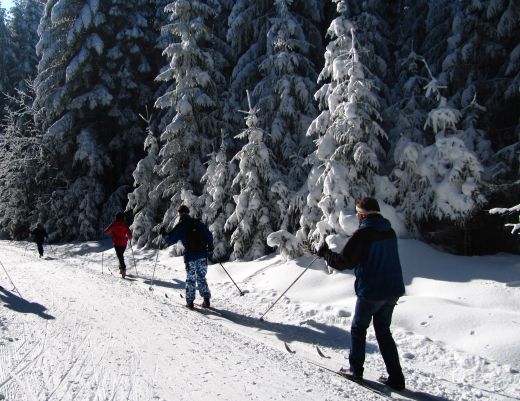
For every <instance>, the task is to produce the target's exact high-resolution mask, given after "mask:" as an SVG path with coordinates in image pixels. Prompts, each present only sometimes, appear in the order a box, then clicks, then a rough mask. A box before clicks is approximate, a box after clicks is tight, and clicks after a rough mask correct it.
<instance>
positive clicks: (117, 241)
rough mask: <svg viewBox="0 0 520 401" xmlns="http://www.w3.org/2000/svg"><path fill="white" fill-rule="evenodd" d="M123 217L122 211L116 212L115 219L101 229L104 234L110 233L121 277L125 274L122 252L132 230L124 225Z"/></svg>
mask: <svg viewBox="0 0 520 401" xmlns="http://www.w3.org/2000/svg"><path fill="white" fill-rule="evenodd" d="M124 218H125V215H124V213H123V212H119V213H117V214H116V219H115V221H114V222H113V223H112V224H110V225H109V226H108V227H107V228H105V229H104V230H103V232H104V233H105V234H111V235H112V245H114V249H115V250H116V255H117V258H118V259H119V272H120V273H121V276H123V278H125V276H126V265H125V258H124V253H125V249H126V245H127V244H128V240H129V239H130V240H131V239H132V232H131V231H130V229H129V228H128V226H127V225H126V223H125V220H124Z"/></svg>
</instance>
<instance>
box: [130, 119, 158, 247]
mask: <svg viewBox="0 0 520 401" xmlns="http://www.w3.org/2000/svg"><path fill="white" fill-rule="evenodd" d="M147 121H148V130H147V131H148V136H147V137H146V139H145V141H144V149H145V151H146V152H147V155H146V156H145V157H144V158H143V159H141V160H140V161H139V163H137V167H136V169H135V171H134V173H133V176H134V187H135V189H134V191H133V192H131V193H129V194H128V205H127V206H126V210H132V212H133V215H134V221H133V223H132V225H131V226H130V229H131V230H132V234H133V242H134V243H137V246H138V247H139V248H142V247H144V246H151V245H152V244H153V240H154V239H155V237H156V236H157V233H156V232H155V235H154V228H155V231H157V229H158V227H157V222H158V221H159V217H158V214H159V208H160V194H159V193H158V192H157V190H156V187H157V185H158V183H159V177H158V176H157V174H156V173H155V171H154V168H155V166H156V165H157V160H158V157H159V144H158V141H157V138H156V136H155V135H154V133H153V130H152V128H151V126H150V118H148V120H147Z"/></svg>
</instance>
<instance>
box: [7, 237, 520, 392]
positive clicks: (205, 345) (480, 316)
mask: <svg viewBox="0 0 520 401" xmlns="http://www.w3.org/2000/svg"><path fill="white" fill-rule="evenodd" d="M46 251H47V256H46V258H44V259H39V258H38V257H37V254H36V249H35V246H34V244H31V243H30V244H28V243H25V242H17V243H15V242H8V241H0V262H2V266H0V285H1V286H2V287H3V289H0V303H1V304H2V307H1V308H0V400H8V401H25V400H27V401H41V400H49V401H50V400H75V401H87V400H89V401H95V400H139V401H142V400H159V401H162V400H167V401H175V400H282V399H283V400H295V401H296V400H298V401H300V400H344V399H351V400H376V399H381V396H380V395H377V394H375V393H373V392H371V391H369V390H367V389H365V388H363V387H361V386H359V385H357V384H355V383H352V382H349V381H347V380H345V379H343V378H341V377H340V376H338V375H335V374H334V373H332V372H330V371H328V370H325V369H323V368H320V367H319V366H316V365H315V364H314V363H318V364H321V365H324V366H327V367H330V368H332V369H337V368H339V367H340V366H341V365H344V364H345V362H346V360H345V359H344V355H345V353H346V352H348V346H349V328H350V322H351V319H352V313H353V307H354V303H355V295H354V292H353V276H352V275H351V274H350V273H348V272H347V273H339V272H335V273H333V274H327V270H326V269H325V265H324V263H323V262H322V261H321V260H318V261H317V262H315V263H314V264H313V265H312V266H311V267H310V268H309V269H308V270H307V272H306V273H305V274H304V275H303V276H302V277H301V279H300V280H299V281H298V282H297V283H296V284H295V285H294V286H293V287H292V288H291V289H290V290H289V291H288V292H287V294H286V295H285V296H284V297H283V298H282V299H281V300H280V302H279V303H278V304H276V305H275V306H274V307H273V309H271V311H269V313H268V314H267V315H266V316H265V319H264V321H260V320H259V316H260V315H261V314H262V313H264V312H265V311H266V310H267V308H268V307H269V306H270V305H271V304H272V302H273V301H275V300H276V299H277V298H278V297H279V296H280V294H281V293H282V292H283V291H284V290H285V289H286V288H287V287H288V286H289V285H290V284H291V283H292V282H293V281H294V279H295V278H296V277H297V276H298V275H299V274H300V273H301V272H302V271H303V269H304V268H305V267H306V266H307V265H308V264H309V263H310V262H311V260H312V258H311V257H310V256H307V257H302V258H300V259H298V260H295V261H289V262H284V261H283V260H281V259H280V257H279V256H275V255H273V256H269V257H265V258H262V259H261V260H257V261H254V262H250V263H226V264H225V265H224V266H225V268H226V270H227V271H228V272H229V274H231V276H232V277H233V279H234V280H235V282H236V283H237V284H238V286H239V287H240V288H241V289H242V290H243V291H244V292H247V293H246V294H245V295H244V296H239V293H238V290H237V289H236V287H235V286H234V284H233V283H232V282H231V281H230V279H229V278H228V276H227V275H226V273H225V272H224V270H223V269H222V267H221V266H219V265H212V266H210V271H209V273H208V281H209V284H210V288H211V290H212V292H213V298H212V302H213V306H214V307H215V310H214V311H206V312H200V311H199V312H198V311H189V310H187V309H186V308H185V307H184V306H183V304H184V302H183V298H182V297H181V294H183V293H184V291H183V288H184V266H183V262H182V258H178V257H172V256H170V254H169V251H168V250H164V251H161V252H160V253H159V257H158V262H157V265H156V266H157V267H156V270H155V281H154V283H153V287H152V289H153V290H150V287H151V285H150V284H151V282H150V278H151V276H152V272H153V270H154V263H155V252H154V251H153V250H137V249H134V253H135V260H136V262H137V271H138V274H136V271H135V270H130V269H129V273H130V274H131V275H132V276H131V277H130V278H129V279H128V280H123V279H121V278H120V277H119V276H118V275H116V270H117V269H116V266H117V262H116V257H115V252H114V251H113V249H111V247H110V243H109V242H108V241H104V242H99V243H98V242H88V243H74V244H67V245H59V246H57V245H55V246H53V247H52V250H51V248H50V247H46ZM400 253H401V258H402V263H403V268H404V275H405V281H406V288H407V295H406V296H404V297H402V298H401V300H400V302H399V304H398V306H397V307H396V310H395V314H394V326H393V327H394V329H393V332H394V336H395V339H396V341H397V343H398V347H399V350H400V355H401V359H402V364H403V368H404V372H405V376H406V379H407V387H408V388H409V390H408V391H406V392H403V393H401V394H399V393H395V392H394V393H387V394H388V395H390V396H392V397H394V398H396V399H413V400H437V401H439V400H515V399H516V400H518V399H520V373H518V372H519V370H520V257H519V256H516V255H506V254H501V255H495V256H486V257H461V256H453V255H448V254H444V253H441V252H438V251H436V250H434V249H432V248H431V247H429V246H427V245H425V244H422V243H420V242H417V241H413V240H401V241H400ZM131 255H132V253H131V251H130V249H129V250H127V252H126V260H127V263H128V265H129V266H130V265H132V266H133V262H132V257H131ZM4 268H5V269H6V270H7V273H8V274H9V276H10V278H11V279H12V281H13V283H14V285H15V286H16V288H13V285H12V284H11V282H10V280H9V278H8V276H7V274H6V273H5V271H4ZM109 269H110V270H109ZM18 291H19V293H18ZM284 343H286V344H287V345H288V347H289V349H290V350H292V351H293V352H294V353H290V352H288V351H287V350H286V347H285V345H284ZM316 346H318V347H319V348H320V349H321V351H322V352H323V354H325V356H326V357H325V358H324V357H321V356H319V355H318V352H317V350H316ZM313 362H314V363H313ZM366 368H367V376H368V378H372V379H374V378H377V377H378V375H379V374H383V373H385V372H384V365H383V362H382V360H381V357H380V354H379V352H378V349H377V342H376V341H375V337H374V334H373V332H372V331H370V332H369V336H368V342H367V362H366ZM379 388H380V389H381V388H383V387H379ZM383 389H384V388H383Z"/></svg>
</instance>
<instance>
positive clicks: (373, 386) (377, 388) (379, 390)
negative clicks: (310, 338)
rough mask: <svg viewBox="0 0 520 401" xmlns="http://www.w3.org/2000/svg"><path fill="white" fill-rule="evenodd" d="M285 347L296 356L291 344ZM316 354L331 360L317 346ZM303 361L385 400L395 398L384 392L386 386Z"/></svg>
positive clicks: (317, 363)
mask: <svg viewBox="0 0 520 401" xmlns="http://www.w3.org/2000/svg"><path fill="white" fill-rule="evenodd" d="M284 346H285V349H286V350H287V352H289V353H290V354H293V355H294V354H296V351H294V350H293V349H291V348H290V347H289V344H287V343H286V342H284ZM316 352H317V353H318V355H319V356H320V357H321V358H323V359H331V358H330V356H327V355H325V354H324V353H323V352H322V351H321V349H320V348H319V347H318V346H316ZM303 359H305V361H306V362H308V363H310V364H311V365H314V366H316V367H318V368H320V369H323V370H326V371H328V372H331V373H334V374H336V375H338V376H341V377H343V378H344V379H347V380H349V381H351V382H353V383H355V384H358V385H360V386H361V387H363V388H366V389H367V390H369V391H371V392H372V393H374V394H377V395H380V396H381V397H385V398H388V399H391V400H393V399H394V397H392V396H391V394H390V390H388V391H384V390H383V389H384V384H381V383H376V382H373V381H371V380H366V379H359V378H357V377H354V376H353V375H352V374H350V373H347V372H342V371H339V370H336V369H332V368H330V367H329V366H326V365H324V364H322V363H319V362H316V361H314V360H312V359H309V358H305V357H304V358H303Z"/></svg>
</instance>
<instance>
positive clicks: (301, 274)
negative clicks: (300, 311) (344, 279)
mask: <svg viewBox="0 0 520 401" xmlns="http://www.w3.org/2000/svg"><path fill="white" fill-rule="evenodd" d="M318 258H319V256H316V257H315V258H314V259H312V261H311V263H309V265H308V266H307V267H306V268H305V270H304V271H302V272H301V273H300V275H299V276H298V277H296V280H294V281H293V282H292V284H291V285H290V286H289V287H288V288H287V289H286V290H285V291H284V292H283V293H282V295H280V296H279V297H278V299H277V300H276V301H274V302H273V304H272V305H271V306H270V307H269V308H268V309H267V310H266V311H265V312H264V314H263V315H262V316H260V319H259V320H264V316H265V315H267V312H269V311H270V310H271V308H272V307H273V306H275V305H276V303H277V302H278V301H279V300H280V299H281V298H282V297H283V296H284V295H285V293H286V292H287V291H289V289H290V288H291V287H292V286H293V285H294V284H295V283H296V282H297V281H298V280H299V279H300V277H301V276H303V273H305V272H306V271H307V270H308V269H309V267H311V266H312V264H313V263H314V262H315V261H316V259H318Z"/></svg>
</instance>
